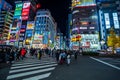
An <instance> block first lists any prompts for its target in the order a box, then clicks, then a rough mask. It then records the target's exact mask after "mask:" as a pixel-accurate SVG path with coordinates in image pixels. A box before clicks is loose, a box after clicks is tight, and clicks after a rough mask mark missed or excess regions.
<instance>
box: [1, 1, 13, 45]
mask: <svg viewBox="0 0 120 80" xmlns="http://www.w3.org/2000/svg"><path fill="white" fill-rule="evenodd" d="M13 13H14V12H13V11H12V6H11V5H10V4H9V3H7V2H6V1H5V0H0V44H7V39H8V34H9V29H10V24H12V19H13Z"/></svg>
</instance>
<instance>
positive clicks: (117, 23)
mask: <svg viewBox="0 0 120 80" xmlns="http://www.w3.org/2000/svg"><path fill="white" fill-rule="evenodd" d="M112 15H113V21H114V28H115V29H119V21H118V15H117V13H113V14H112Z"/></svg>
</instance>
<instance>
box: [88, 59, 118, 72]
mask: <svg viewBox="0 0 120 80" xmlns="http://www.w3.org/2000/svg"><path fill="white" fill-rule="evenodd" d="M90 58H91V59H93V60H96V61H98V62H101V63H103V64H106V65H108V66H110V67H113V68H115V69H117V70H120V68H119V67H117V66H115V65H112V64H109V63H107V62H104V61H101V60H99V59H96V58H94V57H90Z"/></svg>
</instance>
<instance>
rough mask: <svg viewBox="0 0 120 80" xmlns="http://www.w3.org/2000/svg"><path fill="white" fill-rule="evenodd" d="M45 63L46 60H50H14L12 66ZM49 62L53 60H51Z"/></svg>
mask: <svg viewBox="0 0 120 80" xmlns="http://www.w3.org/2000/svg"><path fill="white" fill-rule="evenodd" d="M45 62H46V63H47V62H50V61H39V62H36V61H32V62H16V63H14V64H13V65H12V66H18V65H25V64H33V63H34V64H36V63H39V64H40V63H45ZM51 62H53V61H51Z"/></svg>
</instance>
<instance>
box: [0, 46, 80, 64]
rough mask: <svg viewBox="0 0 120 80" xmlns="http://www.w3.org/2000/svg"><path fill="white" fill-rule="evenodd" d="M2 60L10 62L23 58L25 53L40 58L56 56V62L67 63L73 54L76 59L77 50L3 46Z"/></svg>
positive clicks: (1, 50) (0, 50)
mask: <svg viewBox="0 0 120 80" xmlns="http://www.w3.org/2000/svg"><path fill="white" fill-rule="evenodd" d="M0 53H1V54H4V55H2V57H3V59H4V61H5V62H6V63H12V62H14V61H19V60H24V58H25V57H26V54H28V55H30V56H34V57H35V58H37V59H39V60H40V59H41V57H42V56H44V55H48V56H49V57H53V58H56V62H57V63H58V64H67V65H70V63H71V56H74V59H75V60H77V56H78V54H79V51H70V50H56V49H53V50H51V49H48V48H46V49H39V48H38V49H34V48H31V49H26V48H4V49H0Z"/></svg>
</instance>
